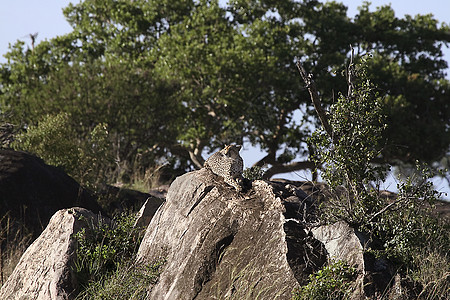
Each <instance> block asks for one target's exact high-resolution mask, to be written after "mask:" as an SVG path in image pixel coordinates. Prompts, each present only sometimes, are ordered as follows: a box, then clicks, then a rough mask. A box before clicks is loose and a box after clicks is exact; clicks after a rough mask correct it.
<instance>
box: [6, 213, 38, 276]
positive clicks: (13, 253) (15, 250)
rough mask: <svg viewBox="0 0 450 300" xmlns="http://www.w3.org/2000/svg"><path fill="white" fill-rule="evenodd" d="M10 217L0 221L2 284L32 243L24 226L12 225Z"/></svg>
mask: <svg viewBox="0 0 450 300" xmlns="http://www.w3.org/2000/svg"><path fill="white" fill-rule="evenodd" d="M12 223H13V222H12V221H11V219H10V217H9V215H5V216H3V217H2V218H1V219H0V284H1V285H3V284H4V283H5V282H6V280H7V279H8V277H9V276H10V275H11V273H12V272H13V271H14V268H15V267H16V265H17V263H18V262H19V260H20V258H21V257H22V254H23V253H24V252H25V250H27V248H28V246H29V245H30V244H31V242H32V234H31V233H30V231H29V230H27V228H25V227H24V226H23V225H21V224H18V223H15V224H14V225H13V224H12Z"/></svg>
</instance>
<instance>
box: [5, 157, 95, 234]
mask: <svg viewBox="0 0 450 300" xmlns="http://www.w3.org/2000/svg"><path fill="white" fill-rule="evenodd" d="M74 206H79V207H84V208H86V209H89V210H91V211H93V212H95V213H97V212H99V211H100V210H101V208H100V206H99V205H98V204H97V202H96V199H95V197H94V196H93V195H91V194H90V193H89V192H87V191H86V190H84V189H83V188H81V187H80V185H79V184H78V183H77V182H76V181H75V180H74V179H72V178H71V177H70V176H68V175H67V174H66V173H64V172H63V171H62V170H61V169H59V168H56V167H53V166H49V165H47V164H45V163H44V161H43V160H42V159H40V158H38V157H36V156H33V155H30V154H28V153H25V152H21V151H13V150H7V149H0V219H1V218H2V217H3V216H5V215H6V214H8V217H9V219H10V220H11V221H12V222H19V223H21V225H23V226H25V228H27V229H28V230H30V231H32V233H33V235H34V237H37V236H38V235H39V234H40V233H41V232H42V230H43V229H44V228H45V226H47V224H48V221H49V220H50V218H51V216H53V214H54V213H56V212H57V211H58V210H60V209H63V208H69V207H74ZM11 221H10V224H12V222H11ZM10 234H14V233H10Z"/></svg>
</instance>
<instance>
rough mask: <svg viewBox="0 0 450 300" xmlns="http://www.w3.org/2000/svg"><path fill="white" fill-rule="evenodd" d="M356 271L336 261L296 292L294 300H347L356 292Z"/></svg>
mask: <svg viewBox="0 0 450 300" xmlns="http://www.w3.org/2000/svg"><path fill="white" fill-rule="evenodd" d="M355 278H356V269H355V268H353V267H350V266H349V265H347V264H346V263H345V262H343V261H334V262H331V263H330V264H328V265H327V266H325V267H323V268H322V269H321V270H319V271H317V272H316V273H314V274H311V275H309V283H308V284H307V285H305V286H303V287H301V288H300V289H298V290H297V291H295V292H294V296H293V298H292V299H293V300H310V299H314V300H339V299H347V298H349V296H350V294H351V293H352V291H353V290H354V284H353V281H354V279H355Z"/></svg>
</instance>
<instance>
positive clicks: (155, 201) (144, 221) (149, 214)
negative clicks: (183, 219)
mask: <svg viewBox="0 0 450 300" xmlns="http://www.w3.org/2000/svg"><path fill="white" fill-rule="evenodd" d="M163 203H164V199H161V198H157V197H148V198H147V200H145V202H144V205H142V207H141V209H140V210H139V211H138V213H137V215H136V221H135V223H134V226H135V227H142V228H146V227H147V226H148V224H150V221H151V220H152V218H153V216H154V215H155V213H156V211H157V210H158V208H159V207H160V206H161V204H163Z"/></svg>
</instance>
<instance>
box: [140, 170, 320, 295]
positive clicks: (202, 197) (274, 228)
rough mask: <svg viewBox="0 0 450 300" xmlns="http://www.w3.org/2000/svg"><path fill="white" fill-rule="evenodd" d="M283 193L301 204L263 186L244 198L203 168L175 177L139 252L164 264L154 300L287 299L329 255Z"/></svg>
mask: <svg viewBox="0 0 450 300" xmlns="http://www.w3.org/2000/svg"><path fill="white" fill-rule="evenodd" d="M281 192H283V193H284V194H285V196H288V197H291V198H290V201H289V203H290V206H289V207H291V208H294V207H297V208H298V207H299V206H300V203H301V200H302V199H297V200H295V199H294V198H295V197H296V195H295V194H292V193H290V192H289V190H288V189H285V188H283V187H278V186H276V185H275V186H273V185H271V184H269V183H267V182H264V181H255V182H253V186H252V188H251V189H250V191H248V192H247V193H246V194H243V193H237V192H235V191H234V190H233V189H232V188H230V187H228V186H227V185H226V184H225V183H223V181H220V179H218V178H217V177H216V176H215V175H213V174H212V173H211V172H208V171H207V170H204V169H202V170H200V171H195V172H191V173H188V174H185V175H183V176H181V177H178V178H177V179H176V180H175V181H174V182H173V183H172V185H171V187H170V189H169V192H168V194H167V200H166V202H165V203H164V204H163V205H162V206H161V207H160V208H159V210H158V211H157V212H156V214H155V216H154V217H153V219H152V221H151V222H150V225H149V226H148V228H147V231H146V234H145V237H144V240H143V241H142V243H141V246H140V248H139V252H138V262H141V263H150V262H154V261H157V260H161V259H164V260H165V265H164V267H163V271H162V274H161V276H160V279H159V282H158V283H157V284H156V285H155V286H154V287H153V289H152V292H151V295H149V299H153V300H158V299H178V300H183V299H194V298H195V299H197V300H200V299H224V298H227V299H271V300H273V299H290V298H291V297H292V290H293V289H294V288H296V287H299V281H300V282H301V281H305V279H306V277H307V275H308V273H311V272H312V271H314V270H317V268H319V267H320V266H321V265H322V264H323V263H324V262H325V260H326V256H325V252H324V251H323V249H322V247H321V245H320V243H318V242H317V241H316V240H314V239H313V238H312V237H311V236H310V235H308V234H307V233H306V231H305V230H304V226H303V225H302V224H301V223H300V222H299V219H298V217H299V216H298V215H296V213H295V212H293V211H292V209H291V208H289V209H288V210H289V212H288V210H287V207H288V206H286V205H285V204H286V203H287V202H286V201H284V200H282V199H281V198H280V197H278V196H277V194H280V193H281ZM295 202H298V205H297V206H295V205H293V204H294V203H295ZM287 215H288V216H289V217H286V216H287ZM310 245H312V246H311V247H310ZM308 257H309V258H310V259H307V258H308Z"/></svg>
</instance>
